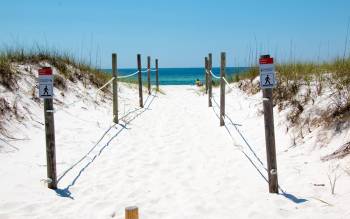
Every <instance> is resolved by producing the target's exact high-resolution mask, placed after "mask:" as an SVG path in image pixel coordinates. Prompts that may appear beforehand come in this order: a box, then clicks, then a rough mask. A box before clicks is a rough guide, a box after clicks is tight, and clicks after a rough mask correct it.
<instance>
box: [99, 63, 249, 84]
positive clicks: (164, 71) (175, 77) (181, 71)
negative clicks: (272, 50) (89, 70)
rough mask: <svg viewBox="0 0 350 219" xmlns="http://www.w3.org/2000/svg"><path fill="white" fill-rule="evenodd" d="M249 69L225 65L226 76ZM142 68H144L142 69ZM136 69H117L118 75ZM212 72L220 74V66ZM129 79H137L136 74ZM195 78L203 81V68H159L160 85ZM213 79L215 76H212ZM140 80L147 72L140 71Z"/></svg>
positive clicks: (145, 76) (184, 82)
mask: <svg viewBox="0 0 350 219" xmlns="http://www.w3.org/2000/svg"><path fill="white" fill-rule="evenodd" d="M247 69H249V68H248V67H227V68H226V77H231V76H233V75H235V74H240V73H242V72H244V71H246V70H247ZM142 70H144V69H142ZM103 71H105V72H107V73H111V72H112V70H111V69H103ZM136 71H137V69H132V68H121V69H118V73H119V75H127V74H131V73H133V72H136ZM212 71H213V73H214V74H215V75H217V76H219V75H220V68H213V69H212ZM155 74H156V72H151V83H152V84H155V80H156V75H155ZM131 79H134V80H137V74H136V75H135V76H132V77H131ZM196 79H199V80H201V81H205V79H204V68H159V83H160V84H161V85H193V84H195V81H196ZM213 80H215V78H213ZM142 81H147V72H145V73H142Z"/></svg>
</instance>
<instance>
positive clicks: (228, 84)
mask: <svg viewBox="0 0 350 219" xmlns="http://www.w3.org/2000/svg"><path fill="white" fill-rule="evenodd" d="M222 79H224V81H225V82H226V84H227V86H228V87H229V88H230V90H233V88H232V87H231V85H230V83H228V81H227V80H226V78H225V77H222Z"/></svg>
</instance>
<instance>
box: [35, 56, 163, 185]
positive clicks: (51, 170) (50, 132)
mask: <svg viewBox="0 0 350 219" xmlns="http://www.w3.org/2000/svg"><path fill="white" fill-rule="evenodd" d="M147 62H148V63H147V68H146V69H144V70H142V68H141V55H140V54H137V69H138V70H137V71H136V72H132V73H130V74H127V75H120V76H118V70H117V54H116V53H113V54H112V78H111V79H109V80H108V81H107V82H106V83H105V84H103V85H102V86H101V87H99V88H97V89H96V90H94V91H93V92H92V93H91V92H90V93H88V92H86V90H85V92H84V94H85V95H83V97H82V98H80V99H78V100H77V101H74V102H72V103H69V104H65V105H64V106H62V107H61V108H58V109H56V110H55V109H54V107H53V98H52V97H51V98H47V99H45V101H44V112H45V132H46V133H45V136H46V154H47V157H48V159H47V165H46V166H47V173H48V175H47V180H46V182H48V188H50V189H57V183H58V182H59V181H60V180H61V179H62V178H63V177H64V176H65V175H66V174H67V173H68V172H69V171H71V170H72V169H73V168H74V167H76V166H77V165H78V164H79V163H81V162H82V161H83V160H85V158H88V156H89V155H90V154H91V153H92V151H94V150H95V148H96V147H97V145H98V144H99V143H100V142H101V140H102V139H103V138H104V137H105V136H106V134H107V133H108V132H109V131H110V130H111V129H112V128H113V127H116V125H117V124H118V125H120V126H121V127H122V129H118V130H119V131H118V133H119V132H120V131H121V130H123V129H126V125H127V124H129V123H130V122H131V121H132V120H134V119H135V118H136V117H138V116H139V115H140V114H142V113H143V112H145V111H146V110H148V109H149V105H150V104H151V103H152V101H153V100H154V98H155V97H156V96H155V95H151V80H150V78H151V74H150V73H151V71H155V72H156V86H157V87H156V92H158V91H159V80H158V78H159V75H158V74H159V70H158V59H156V60H155V68H154V69H152V68H151V57H150V56H148V57H147ZM48 70H50V72H51V75H52V69H51V68H49V67H46V68H43V69H39V74H40V71H42V72H41V73H43V72H44V71H45V72H44V73H46V72H48ZM142 73H147V74H148V75H147V76H148V77H147V79H148V80H147V81H148V94H149V95H148V97H147V99H146V101H145V103H144V102H143V87H142ZM136 74H137V75H138V85H139V86H138V87H139V89H138V91H139V92H138V93H139V108H136V109H130V110H128V111H127V112H125V105H126V103H125V102H123V104H124V115H122V116H121V118H120V120H122V121H123V122H124V124H120V123H119V119H118V117H119V116H118V114H119V110H118V79H122V78H129V77H132V76H135V75H136ZM110 84H112V108H113V110H112V114H113V123H112V125H109V128H108V130H107V131H106V132H105V134H104V135H102V137H101V138H100V139H99V140H98V141H97V143H96V144H95V145H94V147H92V148H91V149H90V150H89V151H88V152H87V153H86V154H85V155H84V156H83V157H81V158H80V159H79V160H78V161H77V162H75V163H73V164H72V165H71V166H70V167H69V168H68V169H67V170H65V171H64V172H63V173H62V174H60V175H59V177H58V178H57V170H56V147H55V129H54V113H57V112H59V111H62V110H64V109H67V108H69V107H70V106H73V105H75V104H77V103H79V102H81V101H84V100H87V99H88V97H90V98H93V96H95V101H96V99H97V97H98V94H99V93H100V92H101V91H102V90H103V89H104V88H106V87H107V86H108V85H110ZM150 96H152V98H151V99H150V98H149V97H150ZM149 99H150V103H149V104H148V106H146V108H144V104H146V103H147V102H149V101H148V100H149ZM141 109H143V111H142V112H141V113H138V111H140V110H141ZM129 116H131V117H132V118H128V117H129ZM98 123H99V122H98ZM118 133H117V134H118ZM115 137H116V135H115V136H113V137H112V138H111V139H110V140H109V141H108V143H107V144H106V145H105V146H103V147H102V148H100V150H99V154H100V153H101V152H102V151H103V149H104V148H105V147H106V146H107V145H108V144H109V142H111V141H112V140H113V139H114V138H115ZM99 154H95V155H94V156H93V158H92V161H93V160H94V159H95V158H96V157H97V156H99ZM86 167H87V166H86ZM79 175H80V174H79ZM79 175H78V177H79ZM74 182H75V180H74V181H73V184H74Z"/></svg>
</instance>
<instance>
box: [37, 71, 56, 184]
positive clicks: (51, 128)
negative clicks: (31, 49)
mask: <svg viewBox="0 0 350 219" xmlns="http://www.w3.org/2000/svg"><path fill="white" fill-rule="evenodd" d="M39 96H40V97H41V98H44V117H45V138H46V166H47V178H48V188H50V189H57V173H56V146H55V119H54V109H53V99H52V98H53V75H52V69H51V68H50V67H44V68H41V69H39Z"/></svg>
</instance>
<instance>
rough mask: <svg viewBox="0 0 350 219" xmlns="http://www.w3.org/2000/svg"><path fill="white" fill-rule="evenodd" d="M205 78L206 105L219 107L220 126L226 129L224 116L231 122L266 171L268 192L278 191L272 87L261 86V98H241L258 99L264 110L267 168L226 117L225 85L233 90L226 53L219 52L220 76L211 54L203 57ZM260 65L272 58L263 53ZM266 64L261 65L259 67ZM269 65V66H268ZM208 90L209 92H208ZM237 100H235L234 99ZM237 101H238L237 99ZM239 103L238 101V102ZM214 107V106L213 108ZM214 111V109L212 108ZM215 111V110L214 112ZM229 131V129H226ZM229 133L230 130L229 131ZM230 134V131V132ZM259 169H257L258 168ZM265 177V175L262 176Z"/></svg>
mask: <svg viewBox="0 0 350 219" xmlns="http://www.w3.org/2000/svg"><path fill="white" fill-rule="evenodd" d="M204 60H205V79H206V83H205V84H206V87H205V90H206V93H208V106H209V107H212V102H214V103H215V104H216V105H217V106H218V107H219V109H220V113H219V115H218V117H219V119H220V126H225V127H226V129H227V130H228V128H227V126H226V124H225V118H226V119H227V120H229V122H231V124H232V125H233V126H234V128H235V129H236V132H237V133H238V134H239V135H240V136H241V138H242V139H243V140H244V141H245V143H246V145H247V146H248V147H249V149H250V152H251V153H252V154H253V156H254V157H255V158H256V159H257V161H258V163H259V165H261V166H262V167H263V169H264V170H266V171H267V174H268V180H267V181H268V183H269V192H270V193H278V188H279V185H278V179H277V162H276V149H275V134H274V122H273V100H272V98H273V95H272V88H271V87H262V93H263V97H262V98H252V97H246V96H244V95H243V98H245V99H249V100H254V101H258V102H259V103H263V112H264V123H265V126H264V128H265V142H266V152H267V168H266V167H265V166H264V164H263V162H262V161H261V159H260V158H259V157H258V156H257V155H256V153H255V152H254V150H253V149H252V148H251V147H250V145H249V143H248V142H247V140H246V139H245V138H244V136H243V135H242V133H241V131H240V130H239V129H238V127H237V124H234V123H233V122H232V120H231V119H230V118H229V117H228V115H227V113H226V112H225V96H226V93H225V86H228V87H229V89H231V90H233V87H232V86H231V84H230V83H229V82H228V80H227V78H226V77H225V76H226V72H225V71H226V53H224V52H222V53H221V62H220V64H221V65H220V76H217V75H215V74H214V73H213V72H212V70H211V69H212V54H211V53H209V55H208V57H205V59H204ZM259 63H260V65H267V64H269V65H271V64H273V58H271V57H270V55H263V56H261V57H260V59H259ZM263 67H266V66H261V68H263ZM268 67H270V66H268ZM212 77H213V78H215V79H219V80H220V104H218V103H217V101H216V100H215V99H214V97H213V92H212V86H213V81H212ZM208 91H209V92H208ZM236 102H237V101H236ZM238 102H239V101H238ZM239 104H240V102H239ZM213 109H214V108H213ZM214 112H215V110H214ZM215 113H216V112H215ZM228 131H229V130H228ZM229 133H230V131H229ZM230 135H231V133H230ZM231 137H232V135H231ZM243 153H244V154H245V156H246V157H247V158H248V159H249V160H250V161H251V162H252V164H253V165H254V166H255V167H257V165H255V164H254V163H253V161H252V159H251V158H250V157H249V156H248V155H247V153H245V152H243ZM258 171H259V170H258ZM259 172H260V174H261V175H262V176H263V174H262V172H261V171H259ZM264 178H265V179H266V177H264Z"/></svg>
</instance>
